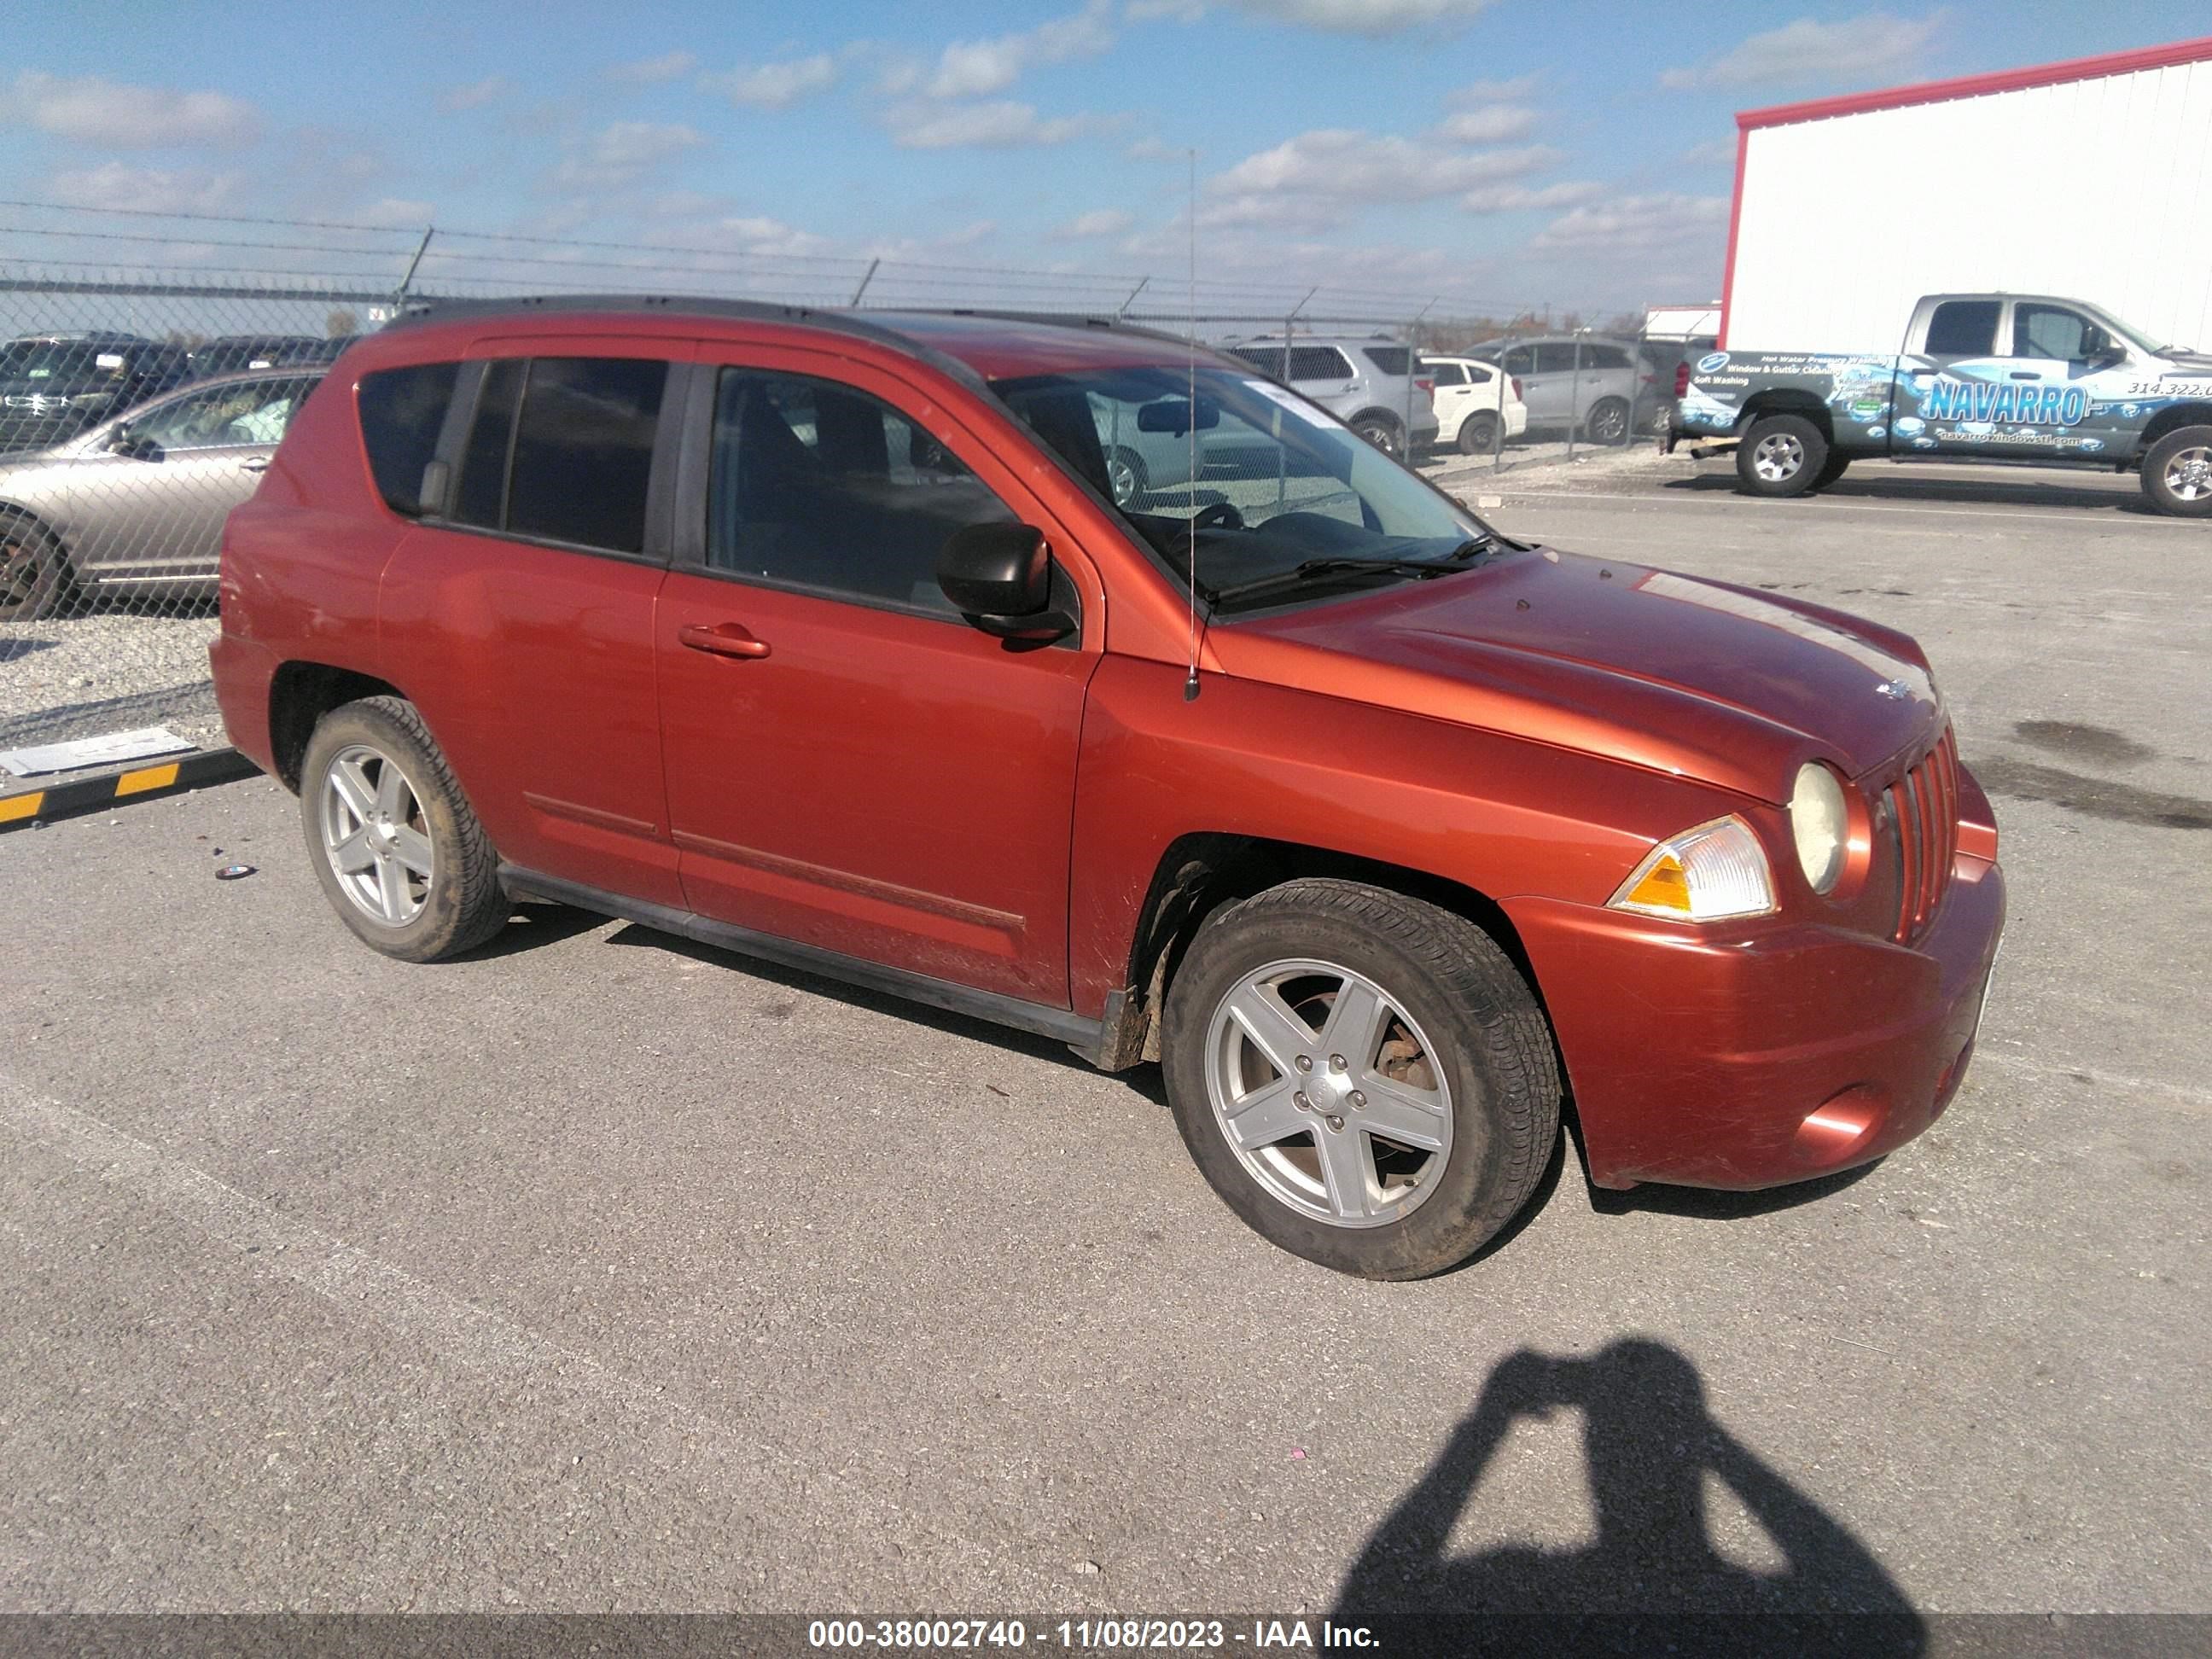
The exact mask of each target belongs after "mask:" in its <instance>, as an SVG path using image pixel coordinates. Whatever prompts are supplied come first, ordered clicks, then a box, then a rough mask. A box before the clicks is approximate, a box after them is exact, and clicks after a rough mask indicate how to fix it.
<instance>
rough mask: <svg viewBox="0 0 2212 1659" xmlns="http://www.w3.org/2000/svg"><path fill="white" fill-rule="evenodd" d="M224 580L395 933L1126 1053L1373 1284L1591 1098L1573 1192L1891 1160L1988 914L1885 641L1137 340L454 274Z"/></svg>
mask: <svg viewBox="0 0 2212 1659" xmlns="http://www.w3.org/2000/svg"><path fill="white" fill-rule="evenodd" d="M1132 459H1134V460H1135V461H1136V462H1137V463H1138V465H1136V466H1135V467H1132V466H1131V465H1129V463H1130V461H1131V460H1132ZM1122 475H1126V476H1127V477H1141V478H1143V479H1146V481H1147V483H1146V486H1145V487H1144V488H1142V489H1133V488H1125V489H1122V491H1121V496H1122V497H1123V499H1122V500H1121V502H1120V504H1118V505H1117V503H1116V499H1115V496H1116V492H1115V478H1116V477H1117V476H1122ZM213 652H214V659H215V677H216V688H217V690H218V691H219V692H220V694H221V696H222V708H223V714H224V718H225V720H226V721H227V723H228V726H229V731H230V735H231V738H232V739H233V740H234V742H235V743H236V744H238V746H239V747H240V749H242V750H245V751H246V753H247V754H249V755H251V756H252V757H253V758H254V759H255V760H256V761H258V763H260V764H261V765H262V766H264V768H266V769H268V770H269V771H270V772H271V773H273V774H275V775H276V776H277V777H278V778H280V779H282V780H283V781H284V782H285V783H286V784H287V785H288V786H289V787H292V788H294V789H295V790H297V791H298V793H299V795H300V800H301V816H302V817H303V818H304V820H305V826H306V832H307V845H308V848H309V850H310V853H311V855H312V857H313V863H314V866H315V870H316V872H317V873H318V875H319V877H320V878H321V881H322V884H323V886H324V888H325V890H326V891H327V892H328V894H329V896H330V900H331V905H332V907H333V908H335V909H336V910H337V913H338V915H339V916H340V917H341V918H343V921H345V923H346V925H347V926H348V927H350V928H352V929H353V931H354V932H355V933H357V934H359V935H360V936H361V937H362V939H365V940H366V941H367V942H368V944H369V945H372V946H374V948H375V949H377V950H379V951H385V952H386V953H387V954H389V955H392V956H395V957H404V958H407V959H409V960H410V961H430V960H434V959H435V958H438V957H447V956H451V955H453V954H454V953H455V952H458V951H466V950H468V949H469V948H470V947H471V946H473V945H480V944H482V943H483V941H484V940H485V939H488V938H489V937H490V936H491V935H492V934H493V933H495V932H496V931H498V929H499V928H500V927H501V925H502V924H503V923H504V922H505V921H506V920H507V915H508V912H509V906H510V903H511V902H512V901H513V900H514V899H515V898H516V897H518V896H535V897H538V898H544V899H551V900H557V901H562V902H568V903H571V904H575V905H580V906H584V907H586V908H590V909H592V910H596V911H599V912H603V913H604V914H605V915H610V916H618V917H624V918H627V919H629V920H630V921H636V922H641V923H644V924H646V925H647V926H649V927H659V928H665V929H667V930H668V931H669V932H671V933H681V934H684V935H686V936H688V937H690V938H692V939H699V940H703V941H705V942H707V943H709V944H712V945H724V946H727V947H729V948H730V949H732V950H734V951H744V952H748V953H750V954H751V955H754V956H757V957H767V958H769V959H770V960H772V961H775V962H780V963H789V964H793V965H795V966H798V967H801V968H805V969H811V970H813V971H815V972H817V973H821V974H824V975H830V976H833V977H836V978H838V979H842V980H846V981H853V982H855V983H858V984H861V985H866V986H872V987H876V988H878V989H880V990H889V991H894V992H897V993H900V994H904V995H906V996H909V997H912V998H915V999H916V1000H920V1001H922V1002H927V1003H932V1004H934V1005H936V1006H939V1007H944V1008H951V1009H957V1010H959V1011H961V1012H965V1013H969V1014H975V1015H979V1016H981V1017H982V1018H987V1019H993V1020H998V1021H1001V1022H1003V1023H1005V1024H1009V1025H1013V1026H1018V1027H1020V1028H1022V1029H1024V1030H1030V1031H1039V1032H1044V1033H1047V1034H1048V1035H1050V1036H1054V1037H1057V1038H1059V1039H1060V1040H1062V1041H1064V1042H1067V1043H1068V1044H1069V1045H1070V1046H1072V1047H1073V1048H1075V1049H1076V1050H1078V1051H1079V1053H1081V1054H1084V1055H1085V1056H1086V1057H1087V1058H1089V1059H1090V1060H1092V1061H1093V1062H1095V1063H1096V1064H1097V1065H1099V1066H1104V1067H1108V1068H1115V1069H1118V1068H1121V1067H1126V1066H1134V1065H1137V1064H1138V1063H1139V1062H1140V1061H1145V1060H1158V1061H1159V1062H1160V1063H1161V1065H1162V1066H1163V1067H1164V1071H1165V1074H1166V1083H1167V1091H1168V1097H1169V1099H1170V1103H1172V1106H1173V1109H1174V1113H1175V1117H1176V1124H1177V1127H1179V1128H1180V1129H1181V1131H1182V1137H1183V1139H1184V1140H1185V1142H1186V1143H1187V1144H1188V1146H1189V1148H1190V1152H1191V1155H1192V1156H1193V1157H1194V1158H1195V1159H1196V1160H1197V1161H1198V1165H1199V1167H1200V1170H1203V1171H1204V1172H1205V1174H1206V1179H1207V1180H1209V1181H1210V1182H1212V1184H1213V1186H1214V1188H1215V1189H1216V1190H1217V1191H1218V1193H1219V1194H1221V1196H1222V1198H1223V1199H1224V1200H1226V1201H1227V1203H1228V1204H1229V1205H1230V1206H1231V1208H1232V1209H1234V1210H1235V1211H1236V1212H1237V1214H1239V1215H1240V1216H1242V1217H1243V1218H1244V1219H1245V1220H1246V1221H1247V1222H1249V1224H1250V1225H1252V1226H1253V1227H1254V1228H1255V1229H1257V1230H1258V1231H1260V1232H1261V1233H1262V1234H1264V1235H1265V1236H1266V1237H1268V1238H1269V1239H1272V1240H1273V1241H1274V1242H1275V1243H1278V1244H1279V1245H1281V1246H1282V1247H1283V1248H1284V1249H1287V1250H1290V1251H1292V1252H1294V1253H1295V1254H1297V1255H1303V1256H1305V1257H1308V1258H1310V1260H1312V1261H1318V1262H1322V1263H1324V1264H1326V1265H1328V1266H1329V1267H1335V1268H1340V1269H1341V1270H1343V1271H1345V1272H1347V1273H1361V1274H1365V1275H1368V1276H1370V1277H1373V1278H1377V1279H1408V1278H1413V1277H1417V1276H1419V1275H1420V1274H1424V1273H1434V1272H1436V1271H1437V1270H1438V1269H1440V1268H1443V1267H1449V1266H1450V1265H1451V1264H1452V1263H1454V1262H1456V1261H1461V1260H1462V1259H1463V1258H1465V1257H1466V1256H1468V1255H1469V1254H1471V1253H1472V1252H1473V1251H1474V1250H1475V1249H1478V1248H1479V1247H1480V1245H1481V1244H1482V1243H1484V1242H1485V1241H1486V1239H1488V1238H1490V1237H1492V1235H1494V1234H1495V1233H1497V1232H1498V1230H1499V1229H1501V1228H1502V1227H1504V1225H1505V1224H1506V1223H1507V1222H1508V1221H1509V1220H1510V1218H1512V1217H1513V1215H1514V1213H1515V1212H1516V1211H1517V1210H1519V1209H1520V1208H1521V1207H1522V1205H1523V1204H1524V1203H1526V1202H1527V1201H1528V1197H1529V1194H1530V1193H1531V1192H1532V1191H1533V1190H1534V1188H1535V1186H1536V1184H1537V1181H1538V1178H1539V1176H1541V1173H1542V1171H1543V1170H1544V1168H1545V1166H1546V1164H1547V1161H1548V1160H1549V1159H1550V1158H1551V1157H1552V1155H1553V1151H1554V1148H1555V1147H1556V1146H1557V1144H1558V1140H1559V1119H1560V1113H1561V1110H1562V1108H1563V1107H1564V1106H1565V1105H1566V1104H1567V1103H1569V1102H1571V1103H1572V1106H1573V1109H1574V1111H1575V1112H1576V1114H1577V1116H1578V1118H1579V1121H1580V1125H1581V1130H1582V1139H1583V1151H1584V1156H1585V1158H1586V1159H1587V1163H1588V1168H1589V1178H1590V1179H1591V1180H1592V1181H1593V1182H1596V1183H1598V1184H1599V1185H1601V1186H1606V1187H1627V1186H1632V1185H1633V1184H1635V1183H1637V1182H1682V1183H1686V1184H1689V1185H1692V1186H1705V1187H1731V1188H1751V1187H1763V1186H1770V1185H1773V1184H1777V1183H1779V1182H1790V1181H1797V1180H1802V1179H1804V1178H1805V1177H1807V1176H1815V1175H1820V1174H1823V1173H1826V1172H1827V1171H1830V1170H1838V1169H1841V1168H1844V1167H1845V1166H1847V1165H1850V1164H1860V1163H1863V1162H1865V1161H1867V1160H1868V1159H1870V1158H1879V1157H1880V1156H1881V1155H1882V1154H1883V1153H1885V1152H1888V1151H1889V1150H1890V1149H1891V1148H1893V1147H1894V1146H1898V1145H1899V1144H1900V1143H1901V1142H1903V1141H1905V1140H1906V1139H1910V1138H1911V1136H1913V1135H1915V1134H1917V1133H1919V1132H1920V1131H1921V1130H1922V1129H1923V1128H1924V1127H1927V1125H1928V1123H1929V1121H1930V1120H1932V1119H1933V1118H1934V1117H1935V1116H1936V1114H1937V1113H1938V1112H1940V1111H1942V1109H1943V1107H1944V1105H1945V1103H1947V1102H1948V1100H1949V1099H1950V1097H1951V1095H1952V1093H1953V1091H1954V1090H1955V1089H1956V1088H1957V1087H1958V1085H1959V1080H1960V1075H1961V1074H1962V1073H1963V1072H1964V1070H1965V1068H1966V1061H1967V1057H1968V1056H1969V1054H1971V1053H1972V1049H1973V1043H1974V1032H1975V1027H1976V1024H1977V1022H1978V1018H1979V1016H1980V1012H1981V1005H1982V998H1983V992H1984V986H1985V984H1986V982H1987V980H1988V976H1989V972H1990V962H1991V959H1992V957H1994V955H1995V954H1996V947H1997V939H1998V935H1999V932H2000V930H2001V928H2002V923H2003V918H2004V886H2003V882H2002V878H2001V877H2000V875H1999V873H1998V870H1997V866H1996V850H1997V836H1996V827H1995V823H1994V822H1993V819H1992V817H1991V815H1990V805H1989V802H1988V800H1987V799H1985V798H1984V795H1983V793H1982V792H1981V790H1980V789H1979V788H1978V787H1977V786H1976V785H1975V782H1974V780H1973V778H1972V775H1969V774H1968V773H1967V772H1966V769H1964V768H1962V767H1961V766H1960V764H1959V759H1958V750H1957V748H1956V745H1955V744H1954V741H1953V738H1952V734H1951V731H1950V727H1949V724H1948V718H1947V716H1946V714H1945V710H1944V704H1943V700H1942V696H1941V694H1940V693H1939V692H1938V691H1937V690H1936V684H1935V682H1934V679H1933V678H1932V677H1931V676H1930V674H1929V668H1928V663H1927V659H1926V658H1925V657H1923V655H1922V653H1921V652H1920V650H1919V648H1918V647H1917V646H1916V645H1915V644H1914V643H1913V642H1912V641H1911V640H1910V639H1907V638H1905V636H1903V635H1899V634H1896V633H1893V632H1891V631H1889V630H1888V629H1882V628H1880V627H1876V626H1875V625H1874V624H1872V623H1865V622H1861V621H1858V620H1857V619H1855V618H1852V617H1847V616H1844V615H1841V614H1839V613H1837V612H1834V611H1826V610H1822V609H1820V608H1819V607H1817V606H1814V605H1802V604H1798V603H1796V602H1793V601H1790V600H1787V599H1777V598H1774V597H1772V596H1771V595H1766V594H1761V593H1756V592H1745V591H1744V590H1742V589H1741V588H1736V587H1732V586H1727V585H1726V584H1723V583H1717V582H1710V581H1702V580H1692V579H1690V578H1687V577H1684V576H1678V575H1672V574H1668V573H1667V572H1664V571H1660V570H1653V569H1648V568H1641V567H1638V566H1633V565H1627V564H1622V563H1618V562H1610V563H1604V562H1598V561H1595V560H1592V559H1587V558H1581V557H1577V556H1575V555H1572V554H1569V553H1562V552H1558V551H1554V550H1551V549H1548V548H1541V547H1534V546H1530V545H1528V544H1523V543H1520V542H1516V541H1515V540H1513V539H1512V538H1509V537H1507V536H1505V535H1504V534H1502V533H1500V532H1498V531H1496V530H1493V529H1492V528H1490V527H1489V526H1486V525H1485V524H1484V523H1483V522H1482V521H1481V520H1480V519H1478V518H1476V517H1475V516H1474V515H1473V514H1472V513H1468V511H1467V510H1466V509H1465V508H1464V507H1461V506H1459V505H1458V504H1457V503H1456V502H1455V501H1452V500H1450V499H1449V497H1447V496H1445V495H1443V494H1441V493H1439V492H1438V491H1437V490H1436V489H1433V488H1431V486H1430V485H1428V484H1427V483H1425V482H1423V481H1422V480H1421V479H1420V478H1419V477H1415V476H1414V475H1413V474H1412V473H1410V472H1408V471H1406V470H1405V469H1403V468H1402V467H1401V466H1400V465H1397V464H1396V463H1395V461H1393V460H1392V459H1390V458H1389V456H1387V455H1385V454H1383V453H1381V452H1380V451H1378V450H1376V449H1375V448H1374V447H1371V446H1370V445H1368V444H1366V443H1364V442H1362V441H1360V440H1359V439H1358V437H1357V436H1356V435H1353V434H1352V432H1351V431H1350V430H1349V429H1347V428H1346V427H1344V426H1343V425H1342V424H1341V423H1340V422H1338V421H1337V420H1336V419H1335V418H1334V416H1330V415H1328V413H1327V412H1325V411H1324V410H1322V409H1320V408H1319V407H1317V406H1316V405H1315V404H1312V403H1310V402H1308V401H1307V400H1306V399H1305V398H1301V397H1299V396H1297V394H1295V393H1294V392H1290V391H1287V390H1286V389H1285V388H1284V387H1283V386H1279V385H1278V384H1276V383H1274V382H1273V381H1271V380H1267V379H1265V378H1263V377H1262V376H1261V374H1259V373H1258V372H1256V371H1255V369H1254V368H1252V366H1251V365H1250V364H1249V363H1245V362H1240V361H1238V360H1237V359H1234V358H1229V357H1223V356H1216V355H1214V354H1212V353H1209V352H1206V351H1204V350H1202V349H1201V350H1197V351H1195V352H1194V350H1193V349H1191V348H1189V347H1188V346H1187V345H1186V344H1184V343H1182V342H1181V341H1178V340H1175V339H1171V338H1169V337H1163V336H1160V335H1156V334H1152V333H1150V332H1147V331H1141V330H1136V329H1130V328H1124V327H1118V326H1110V325H1096V324H1093V325H1074V324H1054V323H1047V322H1037V321H1023V320H1012V319H998V318H989V317H982V316H975V315H950V316H939V315H927V314H911V315H896V314H881V313H878V314H871V315H870V316H869V317H867V318H866V319H865V320H864V319H861V318H860V317H856V316H852V315H848V314H841V313H819V312H811V311H802V310H785V309H781V308H775V307H764V306H750V305H740V304H734V303H725V302H720V301H681V300H658V299H654V300H623V299H614V300H571V299H561V300H545V301H525V302H515V303H508V304H500V305H473V304H472V305H455V306H433V307H428V308H427V309H425V310H423V311H422V312H420V313H416V314H413V315H410V316H408V317H405V318H403V319H401V320H400V321H399V322H398V323H396V324H395V325H392V327H390V328H388V329H386V331H384V332H382V333H380V334H378V335H375V336H373V337H369V338H368V339H365V340H363V341H362V343H360V344H358V345H356V346H355V347H354V348H353V349H351V350H349V351H348V352H347V353H346V355H345V356H344V358H343V360H342V361H341V362H340V363H339V364H338V367H337V370H336V371H335V372H334V373H333V375H332V377H331V382H330V384H329V385H328V386H326V387H325V390H324V392H323V393H322V395H320V396H319V397H316V398H310V399H309V400H308V401H307V404H306V405H305V407H304V408H303V409H302V410H301V412H300V415H299V416H298V418H297V419H296V420H295V421H294V422H293V423H292V426H291V428H290V430H289V432H288V433H287V434H286V435H285V437H284V441H283V445H282V447H280V448H279V449H278V451H277V453H276V459H275V461H274V463H273V464H272V465H271V466H270V470H269V472H268V474H267V476H266V477H265V479H264V482H263V483H262V485H261V488H260V490H259V492H258V494H257V495H255V497H254V498H253V500H252V501H251V502H249V503H248V504H247V505H246V506H244V507H240V508H239V509H238V510H237V511H236V512H235V513H234V514H233V515H232V516H231V519H230V521H229V526H228V532H227V536H226V544H225V546H224V550H223V556H222V637H221V638H220V639H219V640H218V641H217V642H216V645H215V647H213Z"/></svg>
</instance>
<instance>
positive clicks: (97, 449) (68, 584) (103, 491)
mask: <svg viewBox="0 0 2212 1659" xmlns="http://www.w3.org/2000/svg"><path fill="white" fill-rule="evenodd" d="M323 374H324V371H323V370H322V369H320V368H295V369H291V370H289V371H287V372H284V373H282V374H234V375H231V376H228V378H226V379H222V380H201V381H196V382H194V383H193V384H191V385H190V386H185V388H184V389H183V390H181V391H178V392H169V393H167V394H166V395H164V396H162V397H160V398H155V400H154V401H153V402H151V403H148V404H140V405H139V406H138V407H137V408H136V409H133V410H130V411H129V412H128V413H126V414H125V415H123V416H118V417H117V418H115V419H113V420H110V421H106V422H102V423H101V424H100V425H99V426H96V427H94V428H92V430H91V431H89V432H85V433H81V434H79V435H77V436H76V437H74V438H70V439H68V440H66V441H64V442H62V443H60V444H58V445H56V446H54V447H52V448H50V449H46V450H43V451H40V452H37V453H32V454H25V455H10V456H7V457H5V458H4V459H0V622H12V621H17V620H23V621H27V620H30V619H32V618H34V617H42V616H47V615H50V614H52V612H54V611H57V610H59V609H60V608H62V607H63V606H64V605H66V604H67V603H68V602H69V599H70V596H71V594H73V593H88V592H94V591H98V592H106V593H128V594H135V595H141V596H143V595H146V594H161V595H174V596H176V597H178V598H204V597H206V596H208V595H209V594H210V593H212V592H214V588H215V577H216V557H217V555H218V553H219V552H220V550H221V545H222V521H223V520H224V519H225V518H226V517H228V515H229V513H230V509H231V508H233V507H236V506H237V505H238V504H239V503H240V501H244V500H245V499H246V497H247V496H249V495H252V493H253V488H254V486H255V485H256V484H258V483H260V482H261V475H262V473H264V471H267V470H268V467H269V459H270V456H272V455H274V454H275V453H276V441H277V440H278V439H280V438H282V437H283V435H284V428H285V427H286V426H287V425H289V423H290V422H291V418H292V416H294V415H295V413H297V412H298V410H299V407H300V405H301V404H302V403H304V402H305V401H306V400H307V394H308V393H309V392H312V391H313V389H314V387H315V384H316V382H317V381H318V380H320V379H321V378H322V375H323Z"/></svg>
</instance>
